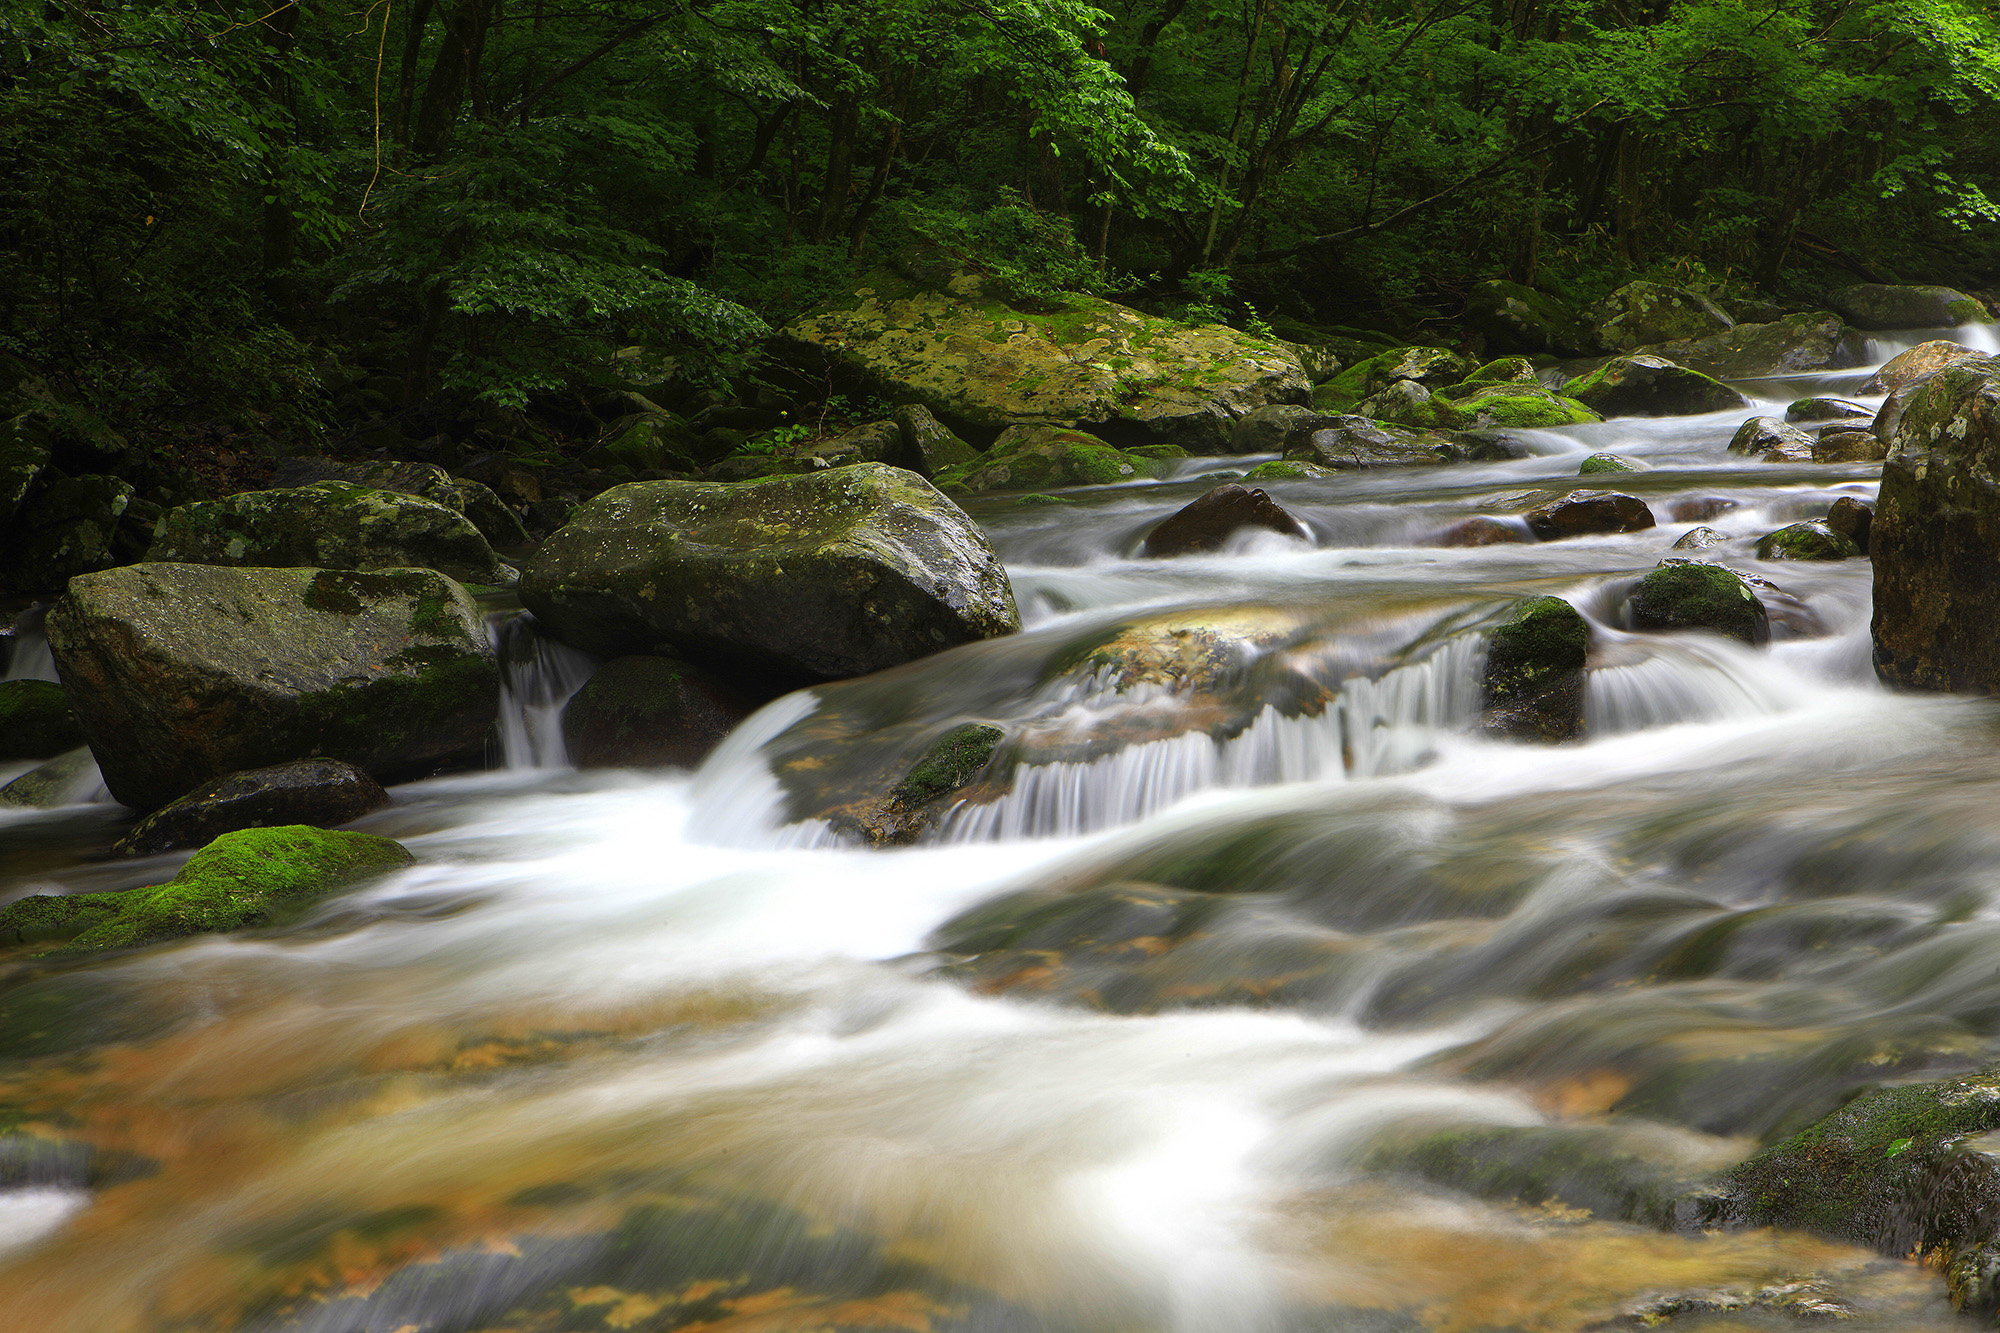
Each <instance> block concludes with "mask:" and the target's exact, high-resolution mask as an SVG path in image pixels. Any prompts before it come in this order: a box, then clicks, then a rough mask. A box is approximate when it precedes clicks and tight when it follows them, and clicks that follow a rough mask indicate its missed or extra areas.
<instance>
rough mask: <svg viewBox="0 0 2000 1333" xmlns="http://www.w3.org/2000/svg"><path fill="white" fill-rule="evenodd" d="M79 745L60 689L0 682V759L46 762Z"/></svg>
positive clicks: (52, 685) (49, 683)
mask: <svg viewBox="0 0 2000 1333" xmlns="http://www.w3.org/2000/svg"><path fill="white" fill-rule="evenodd" d="M81 744H83V732H82V731H81V730H80V729H78V727H77V725H76V718H75V716H74V715H73V714H71V712H70V711H69V699H68V697H67V696H66V695H64V694H63V690H62V686H60V685H57V684H56V683H54V682H53V681H47V680H0V759H47V758H50V757H51V756H53V755H58V754H61V753H62V752H63V751H65V750H70V749H74V748H75V747H77V746H79V745H81Z"/></svg>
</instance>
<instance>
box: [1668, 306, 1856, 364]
mask: <svg viewBox="0 0 2000 1333" xmlns="http://www.w3.org/2000/svg"><path fill="white" fill-rule="evenodd" d="M1646 350H1647V351H1649V352H1652V353H1654V354H1655V355H1658V356H1663V357H1666V358H1667V359H1668V360H1669V361H1672V362H1674V363H1675V364H1676V365H1681V366H1686V367H1687V368H1688V369H1689V370H1698V371H1700V372H1701V373H1702V374H1704V375H1709V376H1713V377H1714V378H1716V379H1719V380H1747V379H1759V378H1762V377H1763V376H1766V375H1795V374H1798V373H1800V372H1802V371H1809V370H1827V369H1837V368H1839V367H1842V366H1852V365H1858V364H1859V363H1860V347H1859V340H1858V339H1855V338H1853V337H1851V336H1850V335H1849V333H1848V331H1847V326H1846V325H1844V324H1842V323H1841V321H1840V316H1838V315H1833V314H1828V313H1827V312H1825V311H1820V312H1818V313H1813V314H1799V315H1786V316H1784V317H1783V318H1782V319H1777V320H1773V321H1770V322H1768V323H1762V324H1738V325H1737V326H1736V327H1735V328H1733V329H1727V330H1724V331H1722V332H1719V333H1712V334H1709V335H1708V336H1706V337H1702V338H1696V339H1692V340H1689V341H1682V342H1668V343H1664V344H1661V345H1659V346H1655V347H1648V348H1647V349H1646Z"/></svg>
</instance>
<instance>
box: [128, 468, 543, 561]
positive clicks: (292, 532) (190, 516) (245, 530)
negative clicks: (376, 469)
mask: <svg viewBox="0 0 2000 1333" xmlns="http://www.w3.org/2000/svg"><path fill="white" fill-rule="evenodd" d="M454 494H456V492H455V491H454ZM146 558H147V559H148V560H150V561H154V562H157V563H176V564H195V565H233V566H247V567H253V568H260V569H271V568H300V567H307V568H314V569H405V568H413V567H420V568H425V569H435V570H437V571H438V572H439V573H441V574H444V575H445V576H447V577H449V578H454V579H459V580H461V581H463V582H468V583H500V582H503V581H511V580H508V579H506V577H505V575H504V573H503V571H502V570H501V568H500V565H499V562H498V560H496V559H495V557H494V555H493V547H492V546H491V545H490V544H489V543H488V542H487V540H486V538H485V537H483V536H482V535H480V532H479V529H478V528H476V527H474V526H473V525H472V523H471V521H470V520H468V519H467V518H466V517H465V515H464V514H462V513H460V512H459V511H458V510H456V509H452V508H448V507H447V506H445V505H442V504H438V503H436V502H434V501H430V500H421V499H418V498H417V497H415V496H411V495H405V494H403V493H401V492H398V491H378V490H370V489H368V488H366V487H362V486H356V485H354V484H353V483H351V482H344V481H321V482H314V483H313V484H312V485H310V486H303V487H298V488H295V489H290V490H275V491H246V492H244V493H243V494H240V495H232V496H230V497H228V498H227V499H224V500H201V501H197V502H196V503H194V504H186V505H181V506H180V507H179V508H177V509H173V510H170V511H168V513H167V516H166V517H165V518H164V519H162V520H161V522H160V524H159V527H158V529H157V531H156V532H155V534H154V538H153V545H152V548H151V549H150V550H148V551H147V552H146Z"/></svg>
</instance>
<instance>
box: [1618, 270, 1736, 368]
mask: <svg viewBox="0 0 2000 1333" xmlns="http://www.w3.org/2000/svg"><path fill="white" fill-rule="evenodd" d="M1584 319H1585V320H1586V321H1588V322H1589V323H1590V325H1591V332H1592V336H1593V338H1594V339H1595V341H1596V343H1597V345H1598V347H1599V348H1600V349H1601V350H1603V351H1606V352H1613V353H1616V352H1632V351H1636V350H1638V349H1639V348H1641V347H1652V346H1655V345H1657V344H1660V343H1671V342H1684V341H1687V340H1689V339H1694V338H1703V337H1706V336H1708V335H1709V334H1712V333H1720V332H1722V331H1723V330H1725V329H1729V328H1731V327H1733V326H1734V325H1735V323H1736V321H1735V320H1733V319H1731V318H1730V317H1729V316H1728V314H1727V313H1725V312H1724V311H1723V309H1722V307H1721V306H1719V305H1717V304H1716V303H1715V302H1713V301H1711V300H1709V299H1708V298H1707V297H1706V296H1703V295H1701V294H1699V293H1698V292H1691V291H1689V290H1687V289H1686V288H1685V287H1669V286H1667V285H1666V284H1665V283H1659V282H1628V283H1626V284H1625V285H1624V286H1623V287H1620V288H1619V289H1618V290H1617V291H1615V292H1613V293H1611V295H1609V296H1607V297H1605V298H1604V299H1603V300H1601V301H1599V302H1597V303H1596V304H1594V305H1592V306H1591V307H1590V308H1589V309H1588V310H1586V311H1584Z"/></svg>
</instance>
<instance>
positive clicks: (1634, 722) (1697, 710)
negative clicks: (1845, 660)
mask: <svg viewBox="0 0 2000 1333" xmlns="http://www.w3.org/2000/svg"><path fill="white" fill-rule="evenodd" d="M1760 668H1761V669H1760ZM1584 691H1585V692H1584V705H1583V706H1584V713H1583V715H1584V719H1585V725H1586V726H1587V727H1588V728H1589V730H1590V734H1591V735H1593V736H1618V735H1623V734H1625V733H1627V732H1633V731H1645V730H1647V729H1648V728H1651V727H1666V726H1672V725H1674V724H1676V723H1681V722H1712V721H1714V720H1716V719H1717V718H1724V717H1747V716H1753V715H1757V714H1770V713H1780V712H1783V711H1785V709H1786V708H1787V707H1789V706H1790V705H1791V704H1792V703H1793V702H1794V700H1793V699H1792V698H1791V697H1790V696H1789V692H1788V690H1787V688H1786V682H1784V681H1782V680H1779V679H1776V678H1774V677H1773V675H1772V673H1771V672H1770V671H1769V669H1768V667H1766V666H1765V663H1764V661H1762V660H1750V661H1743V660H1739V659H1738V658H1737V657H1736V655H1735V654H1734V653H1733V652H1732V651H1731V649H1730V647H1729V646H1728V645H1725V644H1706V643H1698V642H1696V641H1692V640H1691V641H1689V642H1685V643H1675V644H1664V643H1663V644H1661V645H1659V646H1658V648H1657V649H1656V651H1655V652H1654V654H1653V655H1652V656H1650V657H1648V658H1646V659H1645V660H1643V661H1640V662H1633V663H1629V664H1621V665H1617V666H1603V667H1596V668H1593V669H1592V670H1591V671H1589V672H1588V673H1586V677H1585V684H1584Z"/></svg>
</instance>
